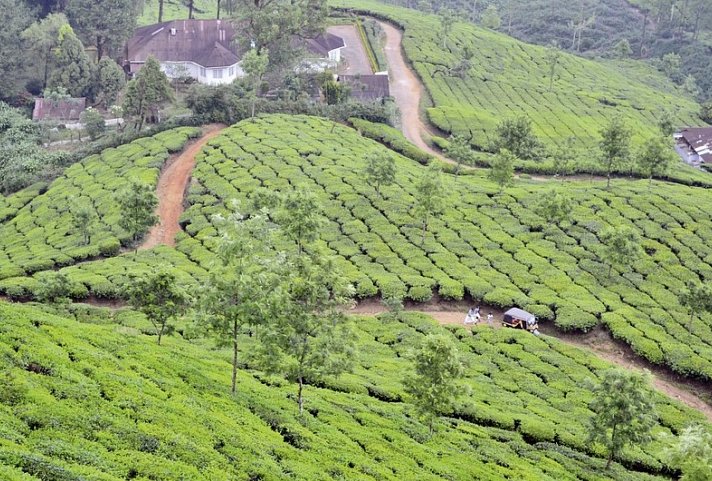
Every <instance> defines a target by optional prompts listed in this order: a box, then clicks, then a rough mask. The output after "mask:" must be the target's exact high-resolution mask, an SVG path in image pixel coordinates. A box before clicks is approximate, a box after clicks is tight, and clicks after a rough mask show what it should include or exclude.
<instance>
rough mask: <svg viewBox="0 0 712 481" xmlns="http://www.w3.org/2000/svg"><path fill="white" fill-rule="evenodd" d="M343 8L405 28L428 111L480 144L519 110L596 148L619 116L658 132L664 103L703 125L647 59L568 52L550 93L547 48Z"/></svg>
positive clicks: (392, 10) (410, 16) (403, 12)
mask: <svg viewBox="0 0 712 481" xmlns="http://www.w3.org/2000/svg"><path fill="white" fill-rule="evenodd" d="M338 5H342V6H346V7H351V8H356V9H358V10H361V11H372V12H374V13H376V14H378V15H380V16H383V17H386V18H388V19H391V20H392V21H394V22H396V23H398V24H400V25H402V26H403V27H404V28H405V34H404V38H403V48H404V50H405V53H406V55H407V57H408V59H409V60H410V62H411V63H412V65H413V67H414V68H415V70H416V72H417V73H418V75H419V76H420V78H421V79H422V80H423V82H424V85H425V87H426V89H427V91H428V93H429V94H430V97H431V98H432V101H433V103H434V106H433V107H431V108H429V109H428V110H427V111H428V116H429V118H430V120H431V121H432V123H433V124H435V125H436V126H437V127H439V128H440V129H442V130H444V131H445V132H452V133H458V134H464V135H467V136H470V135H471V136H472V142H473V143H474V144H475V145H477V146H479V147H481V148H487V146H488V144H489V142H490V141H491V139H492V135H493V133H494V128H495V126H496V125H497V124H498V123H499V122H500V121H501V120H502V119H503V118H506V117H514V116H518V115H527V116H528V117H530V118H531V120H532V121H533V123H534V129H535V132H536V133H537V134H539V135H541V136H542V137H544V138H545V140H547V141H548V142H550V143H560V142H561V141H563V140H565V139H567V138H569V137H575V138H577V139H578V140H579V142H580V144H581V145H584V146H587V147H592V146H594V145H595V143H596V141H597V140H598V131H599V130H600V129H601V128H602V126H603V125H605V124H606V123H607V121H608V120H609V119H610V118H611V117H613V116H614V115H616V114H620V115H621V116H623V117H624V119H625V120H626V121H627V122H628V124H629V125H630V126H631V127H632V128H633V129H634V131H635V133H636V136H637V138H638V140H641V139H643V138H644V137H646V136H647V135H649V134H652V133H654V132H656V129H657V122H656V117H657V116H659V114H660V111H661V110H662V109H663V108H665V109H668V110H670V111H671V112H672V113H673V115H674V117H675V123H676V124H679V125H681V126H682V125H692V124H699V123H700V120H699V118H698V117H697V114H698V111H699V106H698V104H697V103H696V102H695V101H694V100H692V99H690V98H687V97H685V96H684V95H683V94H681V93H680V92H679V91H678V89H677V88H676V87H674V86H673V85H672V83H670V82H669V81H667V80H665V79H663V78H662V77H661V76H660V74H658V73H657V72H655V71H654V70H653V69H652V68H650V67H647V66H646V65H644V64H642V63H637V62H635V61H628V62H627V63H624V64H623V65H622V66H621V65H618V64H617V63H615V62H596V61H592V60H586V59H582V58H580V57H576V56H574V55H569V54H562V55H561V57H560V59H559V61H558V65H557V69H556V78H555V81H554V83H553V86H552V89H551V90H549V78H550V75H549V73H550V67H549V65H550V64H549V62H548V60H547V52H546V49H545V48H544V47H540V46H537V45H528V44H525V43H522V42H520V41H517V40H514V39H512V38H511V37H508V36H506V35H504V34H500V33H496V32H493V31H491V30H486V29H483V28H479V27H476V26H475V25H473V24H469V23H458V24H456V25H455V27H454V28H453V31H452V33H451V34H450V35H449V37H448V38H447V40H446V41H443V39H442V34H441V32H440V24H439V20H438V18H437V17H436V16H434V15H424V14H422V13H417V12H414V11H413V10H408V9H402V8H396V7H389V6H385V5H383V4H380V3H377V2H375V1H373V0H363V1H358V2H351V1H348V0H345V1H340V2H338ZM444 44H445V46H444ZM466 50H467V51H469V52H470V53H471V54H472V59H471V63H472V67H471V69H470V70H468V71H467V73H466V74H465V75H464V76H462V77H459V76H456V75H453V74H451V73H450V69H453V68H454V67H456V66H457V65H458V64H459V63H460V62H461V60H462V59H463V57H464V56H465V51H466ZM654 83H657V84H658V87H653V86H651V85H652V84H654Z"/></svg>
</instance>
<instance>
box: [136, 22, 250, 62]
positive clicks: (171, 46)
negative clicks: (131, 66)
mask: <svg viewBox="0 0 712 481" xmlns="http://www.w3.org/2000/svg"><path fill="white" fill-rule="evenodd" d="M234 37H235V27H233V25H232V23H230V22H229V21H224V20H173V21H170V22H163V23H157V24H155V25H149V26H146V27H141V28H139V29H137V30H136V32H135V33H134V36H133V37H131V39H130V40H129V42H128V44H127V47H126V50H127V51H126V56H127V60H128V61H129V62H134V63H136V62H138V63H143V62H145V61H146V59H147V58H148V57H149V56H151V55H152V56H154V57H156V59H158V60H159V61H160V62H194V63H196V64H198V65H201V66H203V67H228V66H230V65H235V64H236V63H237V62H239V61H240V57H241V56H242V53H244V52H245V51H246V50H247V47H248V46H247V45H235V43H234V42H233V41H232V40H233V38H234Z"/></svg>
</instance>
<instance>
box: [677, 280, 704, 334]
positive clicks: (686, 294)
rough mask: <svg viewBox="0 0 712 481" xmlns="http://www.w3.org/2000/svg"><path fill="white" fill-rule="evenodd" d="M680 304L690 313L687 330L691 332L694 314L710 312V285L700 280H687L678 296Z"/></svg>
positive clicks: (699, 314)
mask: <svg viewBox="0 0 712 481" xmlns="http://www.w3.org/2000/svg"><path fill="white" fill-rule="evenodd" d="M678 300H679V301H680V304H681V305H682V306H683V307H685V308H686V309H687V310H688V312H689V313H690V321H689V322H688V324H687V330H688V331H690V332H692V323H693V321H694V320H695V316H701V315H702V314H703V313H710V312H712V286H710V285H709V284H707V283H701V282H692V281H690V282H688V283H687V286H686V287H685V288H684V289H683V290H682V292H680V294H679V296H678Z"/></svg>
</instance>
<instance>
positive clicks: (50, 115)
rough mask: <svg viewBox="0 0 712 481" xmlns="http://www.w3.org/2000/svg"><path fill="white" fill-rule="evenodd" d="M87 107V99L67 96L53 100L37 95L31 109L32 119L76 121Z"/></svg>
mask: <svg viewBox="0 0 712 481" xmlns="http://www.w3.org/2000/svg"><path fill="white" fill-rule="evenodd" d="M86 108H87V99H85V98H84V97H80V98H68V99H62V100H53V99H46V98H42V97H38V98H36V99H35V107H34V109H33V110H32V120H34V121H41V120H56V121H58V122H76V121H78V120H79V118H80V117H81V115H82V112H84V110H86Z"/></svg>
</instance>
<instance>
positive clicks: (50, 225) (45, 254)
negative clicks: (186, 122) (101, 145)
mask: <svg viewBox="0 0 712 481" xmlns="http://www.w3.org/2000/svg"><path fill="white" fill-rule="evenodd" d="M199 133H200V130H199V129H196V128H179V129H174V130H170V131H166V132H162V133H160V134H157V135H155V136H153V137H150V138H143V139H139V140H136V141H134V142H131V143H130V144H126V145H122V146H120V147H118V148H115V149H107V150H104V151H103V152H102V153H101V154H99V155H92V156H90V157H87V158H86V159H84V160H83V161H82V162H79V163H77V164H74V165H72V166H71V167H69V168H68V169H67V170H66V171H65V172H64V174H63V175H62V176H61V177H60V178H58V179H57V180H55V181H54V182H52V184H51V185H50V186H49V187H48V188H44V187H43V186H36V187H30V188H27V189H25V190H23V191H21V192H18V193H16V194H14V195H12V196H9V197H1V198H0V220H1V221H2V225H0V239H2V241H1V244H0V279H4V278H7V277H12V276H20V275H25V274H32V273H34V272H37V271H42V270H47V269H52V268H54V267H61V266H66V265H70V264H73V263H75V262H77V261H81V260H84V259H87V258H93V257H97V256H112V255H116V254H117V253H118V252H119V249H120V248H121V244H122V243H126V242H127V241H129V237H130V236H129V235H128V233H126V232H124V231H122V230H121V228H120V227H118V225H117V222H118V219H119V218H120V216H121V212H120V211H119V208H118V203H117V201H116V199H115V195H116V194H117V193H118V192H119V191H120V190H121V189H122V188H124V187H125V186H126V185H127V184H128V183H129V182H130V181H131V180H137V181H139V182H142V183H145V184H149V185H152V186H155V185H156V182H157V179H158V173H159V171H160V169H161V167H162V166H163V163H164V162H165V161H166V160H167V159H168V157H169V155H170V153H171V152H177V151H179V150H182V148H183V146H184V145H185V143H186V142H187V141H188V139H189V138H191V137H195V136H197V135H198V134H199ZM81 206H87V207H88V208H89V209H91V210H92V211H93V213H94V216H95V217H96V219H97V222H96V225H94V226H93V227H92V229H91V235H90V238H89V242H88V243H85V239H84V238H83V236H82V235H80V234H79V232H78V231H77V229H76V227H75V226H74V222H73V218H74V217H73V214H74V213H75V212H76V211H77V209H79V208H80V207H81Z"/></svg>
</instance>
